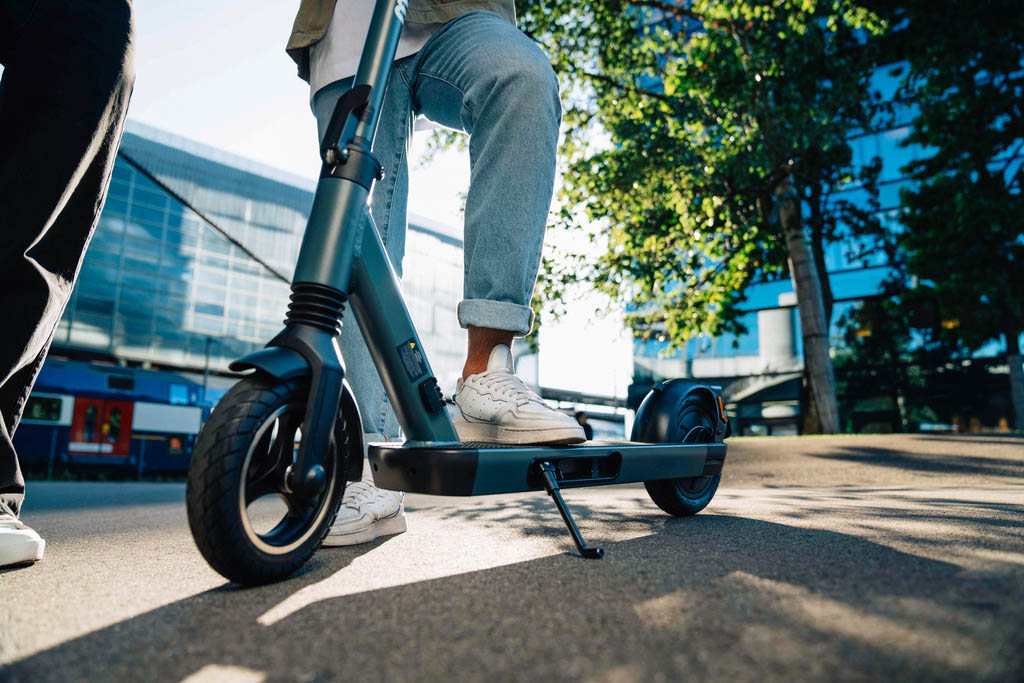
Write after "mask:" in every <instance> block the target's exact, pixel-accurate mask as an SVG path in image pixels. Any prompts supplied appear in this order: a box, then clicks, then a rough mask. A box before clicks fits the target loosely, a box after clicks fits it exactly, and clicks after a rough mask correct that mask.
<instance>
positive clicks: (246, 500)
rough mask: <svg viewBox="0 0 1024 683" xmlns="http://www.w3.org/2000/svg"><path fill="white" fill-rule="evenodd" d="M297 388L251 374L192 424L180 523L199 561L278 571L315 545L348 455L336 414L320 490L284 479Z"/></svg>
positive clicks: (297, 434)
mask: <svg viewBox="0 0 1024 683" xmlns="http://www.w3.org/2000/svg"><path fill="white" fill-rule="evenodd" d="M307 395H308V385H307V383H305V382H299V381H289V382H282V381H280V380H277V379H275V378H273V377H270V376H269V375H266V374H263V373H259V372H257V373H255V374H253V375H250V376H249V377H246V378H245V379H243V380H242V381H240V382H239V383H238V384H236V385H235V386H234V387H232V388H231V390H230V391H229V392H228V393H227V394H225V396H224V398H222V399H221V401H220V403H218V405H217V408H216V410H214V412H213V414H212V415H211V416H210V419H209V420H208V421H207V422H206V424H205V425H204V427H203V429H202V431H201V432H200V435H199V439H198V442H197V443H196V447H195V450H194V452H193V454H192V461H191V463H190V464H189V472H188V484H187V488H186V502H187V506H188V521H189V526H190V527H191V529H192V536H193V538H194V539H195V542H196V545H197V546H198V547H199V551H200V552H201V553H202V555H203V557H204V558H206V561H207V562H209V563H210V566H212V567H213V568H214V569H215V570H217V572H219V573H220V574H221V575H222V576H224V577H225V578H227V579H229V580H231V581H235V582H237V583H241V584H244V585H260V584H265V583H271V582H273V581H279V580H281V579H284V578H286V577H288V576H289V575H291V574H292V573H293V572H294V571H295V570H297V569H298V568H299V567H301V566H302V565H303V564H304V563H305V562H306V561H307V560H308V559H309V558H310V556H311V555H312V554H313V553H314V552H315V551H316V549H317V548H319V547H320V544H321V542H322V541H323V538H324V536H326V535H327V532H328V530H329V529H330V527H331V524H333V523H334V519H335V517H336V516H337V514H338V507H339V506H340V504H341V498H342V495H343V494H344V491H345V476H344V473H345V472H346V471H347V468H346V466H345V465H346V457H347V453H348V448H347V443H348V440H347V436H346V430H345V421H344V419H343V418H342V416H341V414H340V412H339V415H338V419H337V421H336V423H335V425H336V426H335V430H334V437H333V439H332V443H331V452H330V453H329V454H328V457H327V458H326V459H325V462H324V463H323V464H324V469H325V471H326V474H327V479H326V484H325V485H324V487H323V490H322V491H321V492H320V493H319V494H318V495H316V496H315V497H313V498H305V497H302V496H299V495H298V494H296V493H294V492H292V491H291V490H290V489H289V487H288V486H287V484H286V477H287V472H288V468H289V466H290V465H291V464H292V462H293V461H294V459H295V456H296V454H297V453H298V444H299V443H300V441H301V438H302V436H301V424H302V419H303V416H304V414H305V409H306V398H307ZM275 520H276V521H275Z"/></svg>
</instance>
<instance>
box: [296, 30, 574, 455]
mask: <svg viewBox="0 0 1024 683" xmlns="http://www.w3.org/2000/svg"><path fill="white" fill-rule="evenodd" d="M352 80H353V79H351V78H348V79H345V80H342V81H337V82H335V83H332V84H330V85H328V86H325V87H324V88H322V89H321V90H320V91H319V92H317V93H316V95H315V96H314V98H313V113H314V114H315V115H316V119H317V124H318V127H319V132H320V136H321V138H322V136H323V135H324V132H325V131H326V129H327V124H328V122H329V121H330V118H331V114H332V113H333V111H334V105H335V103H336V102H337V101H338V99H339V98H340V97H341V96H342V95H343V94H344V93H345V91H346V90H348V88H349V87H351V84H352ZM417 115H423V116H425V117H426V118H428V119H430V120H431V121H433V122H435V123H437V124H439V125H441V126H444V127H446V128H453V129H456V130H461V131H465V132H467V133H469V134H470V138H469V159H470V184H469V193H468V195H467V197H466V214H465V228H464V229H465V240H464V242H465V256H464V263H465V273H464V282H463V293H464V296H463V300H462V301H461V302H460V303H459V309H458V318H459V324H460V325H462V327H467V326H469V325H472V326H474V327H487V328H493V329H499V330H509V331H512V332H515V333H516V334H518V335H526V334H528V333H529V331H530V328H531V327H532V324H533V314H532V311H531V310H530V297H531V295H532V293H533V286H534V283H535V282H536V279H537V269H538V267H539V265H540V255H541V249H542V247H543V243H544V230H545V226H546V224H547V215H548V209H549V207H550V205H551V193H552V190H553V188H554V180H555V152H556V148H557V141H558V126H559V123H560V122H561V105H560V102H559V99H558V83H557V80H556V79H555V75H554V72H553V71H552V69H551V65H550V63H549V62H548V59H547V57H546V56H545V55H544V53H543V52H542V51H541V49H540V48H539V47H537V45H535V44H534V43H533V42H532V41H531V40H530V39H529V38H527V37H526V36H525V35H523V34H522V33H521V32H520V31H519V30H518V29H517V28H515V27H514V26H512V24H510V23H509V22H508V21H506V20H505V19H502V18H501V17H499V16H498V15H497V14H494V13H493V12H487V11H476V12H470V13H469V14H465V15H463V16H461V17H459V18H457V19H454V20H452V21H450V22H448V23H447V24H445V25H444V26H442V27H441V28H440V29H439V30H438V31H437V33H435V34H434V35H433V36H432V37H431V38H430V40H429V41H427V43H426V45H424V46H423V49H422V50H420V52H418V53H417V54H415V55H411V56H409V57H406V58H404V59H401V60H399V61H398V62H396V63H395V65H394V68H393V69H392V72H391V78H390V80H389V81H388V85H387V92H386V93H385V95H384V104H383V107H382V109H381V116H380V124H379V125H378V128H377V137H376V139H375V140H374V146H373V151H374V155H375V156H376V157H377V160H378V161H379V162H380V163H381V164H382V165H383V166H384V172H385V176H384V180H383V181H380V182H378V183H377V184H376V186H375V187H374V190H373V196H372V199H371V205H370V214H371V216H372V218H373V222H374V224H375V225H376V228H377V231H378V232H379V233H380V236H381V239H382V240H383V242H384V244H385V246H386V247H387V252H388V256H389V257H390V258H391V262H392V264H394V266H395V270H396V271H397V272H398V274H399V275H401V273H402V257H403V255H404V253H405V231H406V201H407V195H408V190H409V169H408V155H409V148H410V143H411V138H412V129H413V121H414V120H415V118H416V116H417ZM352 323H353V316H352V315H351V314H350V312H349V311H346V313H345V319H344V329H343V331H342V335H341V350H342V355H343V356H344V358H345V365H346V377H347V378H348V380H349V382H350V383H351V385H352V388H353V390H354V391H355V394H356V399H357V401H358V403H359V409H360V412H361V413H362V419H363V428H364V430H365V431H367V432H373V433H378V434H383V435H385V436H387V437H389V438H394V437H397V436H398V435H399V426H398V421H397V420H396V419H395V415H394V412H393V411H392V410H391V408H390V405H389V404H388V400H387V396H386V394H385V392H384V387H383V386H382V385H381V382H380V378H379V377H378V375H377V371H376V368H375V367H374V365H373V361H372V360H371V358H370V354H369V351H368V350H367V348H366V344H365V343H364V342H363V339H362V336H361V335H360V334H358V333H357V332H356V330H355V329H354V327H355V326H354V325H353V324H352Z"/></svg>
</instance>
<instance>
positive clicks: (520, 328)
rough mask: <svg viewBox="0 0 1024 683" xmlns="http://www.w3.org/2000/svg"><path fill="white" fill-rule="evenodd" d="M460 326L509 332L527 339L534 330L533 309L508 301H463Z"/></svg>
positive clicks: (460, 310)
mask: <svg viewBox="0 0 1024 683" xmlns="http://www.w3.org/2000/svg"><path fill="white" fill-rule="evenodd" d="M459 325H462V327H469V326H470V325H472V326H473V327H487V328H490V329H493V330H507V331H509V332H514V333H515V335H516V336H517V337H525V336H526V335H528V334H530V330H531V329H533V309H531V308H530V307H529V306H523V305H522V304H513V303H509V302H507V301H491V300H490V299H463V300H462V301H460V302H459Z"/></svg>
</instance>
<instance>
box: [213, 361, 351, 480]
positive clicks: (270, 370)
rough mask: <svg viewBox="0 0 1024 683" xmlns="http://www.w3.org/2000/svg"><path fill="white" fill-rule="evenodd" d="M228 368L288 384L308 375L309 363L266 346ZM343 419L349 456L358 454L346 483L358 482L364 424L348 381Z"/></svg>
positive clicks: (343, 405) (343, 392)
mask: <svg viewBox="0 0 1024 683" xmlns="http://www.w3.org/2000/svg"><path fill="white" fill-rule="evenodd" d="M228 368H229V369H230V370H232V371H234V372H244V371H245V370H261V371H263V372H265V373H267V374H268V375H271V376H273V377H276V378H277V379H279V380H281V381H282V382H287V381H290V380H293V379H299V378H301V377H308V376H309V374H310V368H309V363H307V362H306V359H305V358H303V357H302V354H300V353H299V352H298V351H295V350H294V349H289V348H287V347H285V346H268V347H266V348H263V349H260V350H259V351H254V352H252V353H250V354H249V355H247V356H243V357H242V358H239V359H238V360H236V361H234V362H233V363H231V365H229V366H228ZM339 410H340V412H341V415H342V417H343V418H344V419H345V426H346V431H347V432H348V439H349V453H351V454H358V455H357V456H356V457H350V458H349V459H348V472H347V473H346V479H348V481H359V480H360V479H362V477H363V457H364V454H365V453H366V444H365V442H364V438H363V421H362V418H361V417H360V415H359V404H358V403H356V397H355V394H353V393H352V387H350V386H349V385H348V382H347V381H342V390H341V405H340V406H339Z"/></svg>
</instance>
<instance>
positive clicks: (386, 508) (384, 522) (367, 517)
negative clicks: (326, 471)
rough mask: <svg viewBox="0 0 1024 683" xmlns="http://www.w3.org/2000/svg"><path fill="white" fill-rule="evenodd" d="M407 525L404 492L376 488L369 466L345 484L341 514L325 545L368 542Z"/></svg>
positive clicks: (399, 531) (396, 532)
mask: <svg viewBox="0 0 1024 683" xmlns="http://www.w3.org/2000/svg"><path fill="white" fill-rule="evenodd" d="M364 464H365V461H364ZM406 528H407V524H406V520H405V494H404V493H402V492H401V491H388V490H387V489H379V488H377V487H376V486H374V485H373V478H372V476H371V475H370V473H369V472H368V468H364V470H363V478H362V479H361V480H360V481H355V482H351V483H350V484H349V485H348V486H347V487H346V488H345V496H344V497H343V498H342V499H341V508H340V509H339V510H338V517H337V518H336V519H335V520H334V525H333V526H332V527H331V530H330V531H329V532H327V538H325V539H324V542H323V545H324V546H325V547H329V548H331V547H336V546H343V545H358V544H360V543H368V542H369V541H372V540H374V539H375V538H380V537H381V536H391V535H393V534H400V533H402V532H404V531H405V530H406Z"/></svg>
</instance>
